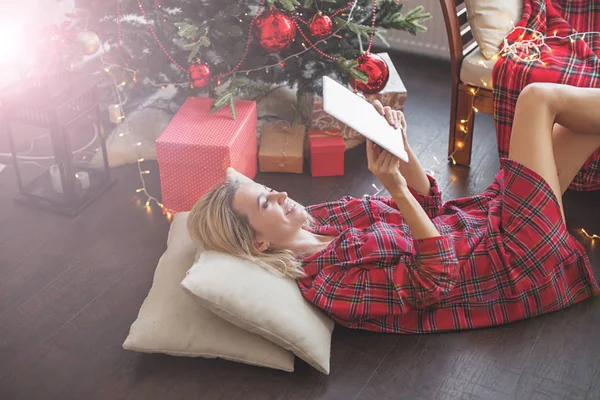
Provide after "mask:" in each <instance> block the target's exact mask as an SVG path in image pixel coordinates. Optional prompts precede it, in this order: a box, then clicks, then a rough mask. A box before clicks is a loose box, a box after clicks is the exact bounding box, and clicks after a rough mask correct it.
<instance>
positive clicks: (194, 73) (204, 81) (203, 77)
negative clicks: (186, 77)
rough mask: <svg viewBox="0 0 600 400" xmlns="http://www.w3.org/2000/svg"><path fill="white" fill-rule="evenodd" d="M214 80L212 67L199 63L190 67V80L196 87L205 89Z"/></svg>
mask: <svg viewBox="0 0 600 400" xmlns="http://www.w3.org/2000/svg"><path fill="white" fill-rule="evenodd" d="M211 78H212V73H211V71H210V66H209V65H208V64H206V63H198V64H194V65H192V66H190V80H191V81H192V84H193V85H194V87H204V86H206V85H208V82H210V80H211Z"/></svg>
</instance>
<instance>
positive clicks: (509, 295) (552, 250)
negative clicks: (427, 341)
mask: <svg viewBox="0 0 600 400" xmlns="http://www.w3.org/2000/svg"><path fill="white" fill-rule="evenodd" d="M374 106H375V107H376V108H377V110H378V111H379V112H380V113H381V114H383V115H385V117H386V118H387V120H388V122H389V123H390V124H392V125H394V126H395V127H396V128H403V129H402V131H403V132H404V133H403V135H404V142H405V147H406V149H407V151H408V157H409V161H408V162H407V163H405V162H403V161H401V160H398V159H397V158H396V157H394V156H393V155H391V154H390V153H388V152H387V151H379V150H378V148H376V146H374V145H373V144H372V143H371V142H370V141H367V158H368V165H369V170H370V171H372V172H373V174H374V175H375V176H376V177H377V178H378V179H379V180H380V181H381V183H382V184H383V185H384V186H385V188H386V189H387V190H388V192H389V193H390V194H391V196H389V197H370V198H368V197H367V198H364V199H357V198H352V197H349V196H346V197H344V198H342V199H341V200H339V201H334V202H329V203H325V204H317V205H313V206H310V207H307V208H303V207H301V206H300V205H299V204H298V203H295V202H294V201H292V200H291V199H289V198H288V197H287V194H286V193H285V192H276V191H274V190H272V189H268V188H266V187H264V186H262V185H259V184H255V183H253V184H239V183H226V184H224V185H223V186H221V187H218V188H216V189H215V190H213V191H211V192H210V193H208V194H206V195H205V196H204V197H203V198H202V199H201V200H200V201H199V202H198V203H197V204H196V205H195V206H194V208H193V210H192V212H191V213H190V216H189V220H188V228H189V231H190V234H191V236H192V237H193V238H194V240H196V241H197V242H198V243H202V245H203V246H204V247H205V248H207V249H213V250H218V251H224V252H228V253H231V254H234V255H236V256H239V257H242V258H245V259H247V260H251V261H254V262H256V263H257V264H258V265H259V266H261V267H263V268H265V269H267V270H269V271H271V272H275V273H280V274H282V275H285V276H287V277H290V278H294V279H297V282H298V286H299V288H300V290H301V292H302V294H303V295H304V297H305V298H306V299H307V300H308V301H310V302H312V303H313V304H315V305H316V306H317V307H319V308H321V309H322V310H324V311H325V312H326V313H327V314H328V315H330V316H331V317H332V318H333V319H334V320H335V321H337V322H338V323H341V324H343V325H345V326H347V327H350V328H356V329H366V330H371V331H378V332H391V333H429V332H437V331H447V330H458V329H468V328H479V327H485V326H492V325H499V324H505V323H508V322H512V321H516V320H520V319H524V318H529V317H532V316H535V315H539V314H543V313H547V312H551V311H555V310H559V309H562V308H565V307H568V306H570V305H572V304H574V303H577V302H579V301H581V300H584V299H586V298H588V297H590V296H593V295H597V294H600V289H599V287H598V284H597V283H596V281H595V279H594V276H593V272H592V268H591V265H590V262H589V259H588V257H587V256H586V254H585V251H584V249H583V247H582V246H581V244H579V243H578V242H577V241H576V240H575V239H574V238H573V237H572V236H571V235H570V234H569V233H568V232H567V228H566V225H565V222H564V212H563V206H562V200H561V196H562V194H563V193H564V192H565V190H566V189H567V187H568V186H569V184H570V182H571V181H572V179H573V178H574V177H575V175H576V174H577V172H578V171H579V170H580V169H581V167H582V166H583V164H584V163H585V161H586V160H587V159H588V158H589V157H590V156H591V154H592V153H593V152H594V150H595V149H597V148H598V147H600V114H599V113H598V110H599V109H600V89H587V88H575V87H571V86H565V85H553V84H532V85H529V86H527V87H526V88H525V89H524V90H523V91H522V93H521V94H520V97H519V99H518V102H517V106H516V111H515V118H514V122H513V131H512V137H511V144H510V151H509V156H508V159H502V160H501V170H500V172H499V173H498V174H497V175H496V178H495V180H494V183H493V184H492V185H491V186H490V187H489V188H488V189H487V190H486V191H485V192H484V193H482V194H480V195H477V196H473V197H468V198H461V199H457V200H453V201H449V202H447V203H445V204H443V205H442V200H441V195H440V192H439V190H438V187H437V184H436V182H435V180H434V179H433V178H432V177H430V176H427V175H426V174H425V172H424V171H423V169H422V168H421V166H420V164H419V162H418V160H417V157H416V156H415V154H414V153H413V152H412V150H411V148H410V146H409V144H408V143H407V141H406V134H405V132H406V123H405V121H404V118H403V114H402V113H401V112H400V111H394V110H391V109H390V108H389V107H382V105H381V103H379V102H375V103H374Z"/></svg>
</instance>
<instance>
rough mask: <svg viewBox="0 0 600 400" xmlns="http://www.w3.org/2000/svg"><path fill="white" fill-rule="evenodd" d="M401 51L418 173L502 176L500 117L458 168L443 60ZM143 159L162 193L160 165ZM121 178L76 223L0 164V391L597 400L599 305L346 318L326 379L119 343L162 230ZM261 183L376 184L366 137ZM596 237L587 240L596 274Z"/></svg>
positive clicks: (294, 187) (598, 228)
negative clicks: (33, 195) (433, 326)
mask: <svg viewBox="0 0 600 400" xmlns="http://www.w3.org/2000/svg"><path fill="white" fill-rule="evenodd" d="M395 61H396V64H397V68H398V70H399V72H400V74H401V76H402V78H403V79H404V81H405V83H406V86H407V87H408V91H409V95H408V102H407V105H406V114H407V119H408V122H409V125H410V128H409V136H410V141H411V143H412V145H413V147H414V148H415V150H416V152H417V153H418V154H419V155H420V159H421V160H422V163H423V164H424V166H425V167H429V166H432V165H435V170H436V177H437V178H438V180H439V183H440V187H441V188H442V189H443V190H444V197H445V199H449V198H452V197H457V196H465V195H469V194H472V193H477V192H479V191H482V190H483V189H484V188H485V187H486V186H487V185H489V184H490V183H491V182H492V180H493V177H494V175H495V174H496V172H497V171H498V160H497V154H496V145H495V139H494V127H493V121H492V118H491V117H490V116H485V115H482V116H480V117H478V120H477V122H476V132H475V142H474V150H473V152H474V160H473V163H472V166H471V168H459V167H453V168H451V167H450V166H448V165H447V164H446V163H445V161H444V160H445V157H444V155H445V152H446V147H447V131H448V119H449V116H448V110H449V105H450V77H449V66H448V64H446V63H443V62H439V61H431V60H427V59H419V58H415V57H414V56H406V55H397V56H395ZM0 152H1V151H0ZM434 156H436V157H437V158H438V159H439V160H440V162H442V163H441V164H440V165H436V162H435V161H434V158H433V157H434ZM0 162H1V161H0ZM150 169H151V170H152V172H153V173H152V174H151V175H150V181H151V189H152V191H154V192H155V193H157V192H158V190H159V185H158V178H157V174H156V171H157V168H156V164H153V165H151V166H150ZM114 174H115V175H116V176H117V177H118V179H119V181H118V183H117V185H116V186H114V187H113V188H112V189H110V191H109V192H108V193H106V195H105V196H104V197H103V198H102V199H101V200H100V201H97V202H95V203H94V204H92V205H91V206H90V207H89V208H88V209H86V210H85V211H84V212H83V213H82V214H81V215H80V216H79V217H77V218H75V219H72V220H69V219H65V218H62V217H59V216H55V215H52V214H47V213H44V212H41V211H37V210H34V209H29V208H24V207H22V206H15V205H14V204H13V202H12V197H13V195H14V194H15V192H16V184H15V181H14V178H13V173H12V171H11V170H8V169H7V170H5V171H4V172H1V173H0V399H3V400H16V399H27V400H37V399H61V400H65V399H102V400H106V399H111V400H113V399H144V400H150V399H161V400H162V399H169V400H174V399H192V398H194V399H204V400H209V399H244V400H248V399H271V400H276V399H281V400H284V399H285V400H292V399H298V400H304V399H342V400H345V399H360V400H367V399H378V400H385V399H427V400H431V399H443V400H449V399H527V400H529V399H557V400H575V399H588V400H592V399H594V400H597V399H600V299H594V300H590V301H586V302H584V303H582V304H579V305H576V306H574V307H572V308H571V309H569V310H566V311H562V312H558V313H554V314H552V315H546V316H543V317H539V318H535V319H532V320H528V321H523V322H519V323H515V324H511V325H507V326H503V327H497V328H492V329H485V330H477V331H469V332H458V333H450V334H438V335H428V336H399V335H396V336H394V335H384V334H375V333H369V332H359V331H352V330H349V329H344V328H342V327H339V326H338V327H336V329H335V331H334V334H333V342H332V352H331V375H330V376H325V375H322V374H320V373H318V372H317V371H316V370H314V369H312V368H310V367H309V366H308V365H307V364H305V363H304V362H302V361H300V360H299V359H297V361H296V372H294V373H285V372H279V371H272V370H268V369H263V368H257V367H251V366H247V365H243V364H236V363H233V362H228V361H223V360H207V359H202V358H199V359H190V358H184V357H182V358H178V357H171V356H161V355H147V354H136V353H133V352H128V351H124V350H123V349H122V348H121V343H122V342H123V340H124V339H125V337H126V335H127V332H128V329H129V325H130V324H131V323H132V322H133V321H134V319H135V318H136V316H137V312H138V309H139V307H140V305H141V304H142V301H143V300H144V298H145V296H146V294H147V293H148V290H149V288H150V286H151V282H152V276H153V272H154V268H155V267H156V264H157V262H158V259H159V257H160V255H161V254H162V252H163V251H164V250H165V241H166V235H167V231H168V229H169V226H168V223H167V221H166V220H165V218H163V217H162V216H161V215H160V213H159V212H158V211H157V210H154V211H153V212H150V213H148V212H146V211H145V210H144V208H143V207H141V205H140V203H139V201H138V200H137V199H136V195H135V193H134V191H135V189H136V188H137V187H139V185H138V176H137V172H136V169H135V167H133V166H128V167H122V168H118V169H115V170H114ZM256 180H257V181H259V182H263V183H265V184H268V185H269V186H272V187H274V188H277V189H285V190H286V191H287V192H288V193H289V194H290V196H292V197H293V198H295V199H297V200H298V201H300V202H302V203H305V204H309V203H314V202H322V201H326V200H329V199H335V198H339V197H341V196H344V195H347V194H350V195H353V196H357V197H358V196H361V195H362V194H364V193H370V194H371V193H373V192H374V189H373V188H372V187H371V184H372V183H375V180H374V178H373V177H372V176H371V175H370V173H369V172H368V171H367V168H366V165H365V156H364V149H363V147H362V146H361V147H360V148H356V149H354V150H352V151H350V152H348V153H347V162H346V175H345V176H344V177H332V178H316V179H313V178H311V177H310V176H309V174H307V173H305V174H304V175H287V174H260V175H259V176H258V177H257V178H256ZM565 203H566V212H567V220H568V223H569V226H570V227H571V228H573V229H576V228H582V227H584V228H586V229H588V230H589V231H595V232H600V212H599V210H600V192H596V193H569V194H568V195H567V196H566V200H565ZM599 247H600V242H599V243H596V245H595V249H593V248H590V256H591V257H592V260H593V263H594V266H595V269H596V273H597V274H598V276H600V252H599V251H598V248H599Z"/></svg>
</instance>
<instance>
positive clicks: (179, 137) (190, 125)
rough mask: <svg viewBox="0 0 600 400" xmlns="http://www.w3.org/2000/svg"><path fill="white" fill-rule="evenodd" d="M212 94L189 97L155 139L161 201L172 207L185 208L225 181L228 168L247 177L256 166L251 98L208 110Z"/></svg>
mask: <svg viewBox="0 0 600 400" xmlns="http://www.w3.org/2000/svg"><path fill="white" fill-rule="evenodd" d="M212 101H213V100H212V99H209V98H201V97H189V98H188V99H187V100H186V101H185V103H184V104H183V105H182V106H181V108H180V109H179V111H177V114H175V116H174V117H173V119H172V120H171V122H169V125H167V127H166V128H165V130H164V131H163V132H162V133H161V135H160V137H159V138H158V139H157V140H156V159H157V161H158V166H159V169H160V185H161V190H162V203H163V204H164V206H165V208H166V209H168V210H171V211H174V212H180V211H189V210H190V209H191V208H192V206H193V205H194V203H196V201H197V200H198V199H199V198H200V197H202V195H204V194H205V193H206V192H208V191H209V190H210V189H212V188H213V187H215V186H217V185H219V184H221V183H223V182H224V181H225V172H226V170H227V167H232V168H234V169H235V170H237V171H238V172H241V173H242V174H244V175H246V176H247V177H249V178H252V179H253V178H254V177H255V176H256V171H257V155H256V153H257V145H256V103H255V102H253V101H243V100H240V101H236V102H235V106H236V110H237V119H236V120H234V119H233V118H232V116H231V111H230V110H229V107H224V108H222V109H221V110H219V111H217V112H215V113H213V114H210V115H209V114H208V112H209V110H210V105H211V103H212Z"/></svg>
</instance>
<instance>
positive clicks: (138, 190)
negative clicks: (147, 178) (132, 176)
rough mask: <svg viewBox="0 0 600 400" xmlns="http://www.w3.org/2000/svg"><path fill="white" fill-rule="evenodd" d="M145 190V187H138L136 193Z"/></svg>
mask: <svg viewBox="0 0 600 400" xmlns="http://www.w3.org/2000/svg"><path fill="white" fill-rule="evenodd" d="M143 191H144V188H139V189H137V190H136V191H135V192H136V193H139V192H143Z"/></svg>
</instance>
